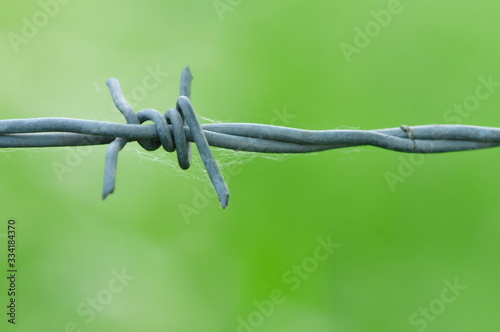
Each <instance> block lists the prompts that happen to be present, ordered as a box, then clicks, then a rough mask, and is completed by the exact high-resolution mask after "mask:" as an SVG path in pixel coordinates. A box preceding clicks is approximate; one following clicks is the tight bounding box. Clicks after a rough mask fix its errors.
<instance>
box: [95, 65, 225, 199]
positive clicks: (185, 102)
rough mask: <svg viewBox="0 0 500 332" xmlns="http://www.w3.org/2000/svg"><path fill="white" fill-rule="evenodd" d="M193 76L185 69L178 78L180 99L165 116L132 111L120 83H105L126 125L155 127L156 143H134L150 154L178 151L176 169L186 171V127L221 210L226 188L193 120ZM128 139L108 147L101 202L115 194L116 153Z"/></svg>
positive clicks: (150, 111) (188, 151) (188, 156)
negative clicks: (148, 124)
mask: <svg viewBox="0 0 500 332" xmlns="http://www.w3.org/2000/svg"><path fill="white" fill-rule="evenodd" d="M192 79H193V76H192V75H191V72H190V70H189V67H186V68H185V69H184V71H183V72H182V76H181V89H180V97H179V98H178V99H177V103H176V107H175V108H171V109H169V110H168V111H167V112H166V113H165V114H164V115H163V114H161V113H160V112H159V111H157V110H154V109H144V110H142V111H140V112H137V113H136V112H135V111H134V109H133V108H132V106H131V105H130V103H129V102H128V101H127V100H126V99H125V96H124V95H123V92H122V89H121V87H120V83H119V82H118V80H117V79H114V78H111V79H109V80H108V82H107V84H108V87H109V89H110V91H111V96H112V98H113V102H114V103H115V105H116V107H117V108H118V110H119V111H120V112H121V113H122V114H123V116H124V117H125V120H126V121H127V123H128V124H134V125H137V124H142V123H144V122H146V121H152V122H153V123H154V125H155V128H156V131H157V134H158V140H155V139H141V140H138V141H137V142H138V143H139V144H140V145H141V147H143V148H144V149H145V150H147V151H153V150H156V149H158V148H159V147H160V146H161V147H163V148H164V149H165V150H166V151H168V152H174V151H177V161H178V163H179V166H180V167H181V168H182V169H184V170H186V169H188V168H189V166H190V165H191V146H190V142H189V141H188V140H187V138H186V132H185V128H184V126H185V125H186V124H187V127H188V129H189V132H190V134H191V136H192V138H193V140H194V142H195V143H196V146H197V147H198V151H199V153H200V155H201V158H202V160H203V163H204V164H205V167H206V168H207V172H208V175H209V176H210V179H211V180H212V183H213V185H214V188H215V191H216V192H217V195H218V197H219V201H220V203H221V205H222V207H223V208H226V207H227V205H228V203H229V189H228V187H227V185H226V182H225V181H224V178H223V176H222V174H221V172H220V170H219V167H218V165H217V162H216V161H215V159H214V157H213V155H212V152H211V151H210V147H209V145H208V142H207V139H206V137H205V134H204V132H203V130H202V129H201V125H200V123H199V121H198V118H197V117H196V113H195V111H194V108H193V105H192V104H191V100H190V94H191V80H192ZM127 142H128V139H126V138H123V137H117V138H116V139H115V140H114V141H113V142H112V143H111V144H110V145H109V148H108V151H107V154H106V166H105V175H104V187H103V199H104V198H106V197H107V196H108V195H109V194H111V193H112V192H113V191H114V188H115V178H116V165H117V160H118V152H119V151H120V150H121V149H123V147H124V146H125V144H126V143H127Z"/></svg>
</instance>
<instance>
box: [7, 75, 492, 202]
mask: <svg viewBox="0 0 500 332" xmlns="http://www.w3.org/2000/svg"><path fill="white" fill-rule="evenodd" d="M192 78H193V77H192V75H191V72H190V70H189V67H186V68H185V69H184V71H183V72H182V76H181V89H180V97H179V98H178V99H177V103H176V107H175V108H170V109H169V110H168V111H167V112H166V113H165V114H161V113H160V112H159V111H157V110H154V109H145V110H142V111H139V112H137V113H136V112H135V111H134V109H133V108H132V106H131V105H130V103H128V102H127V100H126V99H125V97H124V95H123V92H122V90H121V87H120V84H119V82H118V80H116V79H113V78H111V79H109V80H108V82H107V85H108V87H109V89H110V92H111V96H112V98H113V101H114V103H115V106H116V107H117V108H118V110H119V111H120V112H121V113H122V115H123V116H124V118H125V120H126V122H127V123H126V124H121V123H112V122H104V121H93V120H83V119H71V118H33V119H12V120H0V147H4V148H28V147H60V146H85V145H100V144H109V146H108V150H107V152H106V162H105V175H104V186H103V199H104V198H106V197H107V196H108V195H109V194H111V193H112V192H113V191H114V188H115V179H116V167H117V161H118V153H119V151H121V150H122V149H123V147H124V146H125V145H126V144H127V143H128V142H130V141H137V142H138V143H139V144H140V145H141V147H143V148H144V149H145V150H148V151H152V150H156V149H158V148H159V147H163V149H165V150H166V151H168V152H174V151H175V152H176V153H177V160H178V164H179V166H180V167H181V168H182V169H188V168H189V166H190V162H191V148H190V142H194V143H195V144H196V146H197V148H198V152H199V153H200V156H201V158H202V161H203V163H204V165H205V167H206V169H207V173H208V175H209V177H210V179H211V181H212V183H213V185H214V188H215V191H216V192H217V195H218V198H219V201H220V203H221V205H222V207H223V208H225V207H227V205H228V203H229V189H228V187H227V185H226V182H225V181H224V178H223V176H222V174H221V172H220V170H219V167H218V165H217V162H216V161H215V159H214V157H213V155H212V152H211V151H210V146H214V147H218V148H225V149H232V150H236V151H251V152H265V153H307V152H316V151H323V150H331V149H339V148H346V147H353V146H362V145H371V146H375V147H379V148H383V149H387V150H393V151H399V152H407V153H442V152H455V151H467V150H477V149H485V148H490V147H496V146H499V145H500V128H491V127H479V126H467V125H424V126H412V127H409V126H403V125H402V126H400V127H396V128H388V129H377V130H343V129H341V130H338V129H337V130H302V129H296V128H288V127H280V126H273V125H264V124H253V123H218V124H201V125H200V123H199V121H198V119H197V117H196V113H195V110H194V108H193V105H192V104H191V100H190V97H191V81H192ZM146 121H151V122H153V125H150V124H143V123H144V122H146Z"/></svg>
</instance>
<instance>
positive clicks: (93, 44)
mask: <svg viewBox="0 0 500 332" xmlns="http://www.w3.org/2000/svg"><path fill="white" fill-rule="evenodd" d="M499 10H500V3H499V2H498V1H493V0H478V1H449V0H447V1H440V2H438V3H436V2H431V1H410V0H401V2H398V1H393V0H392V1H366V2H361V1H347V0H340V1H334V2H332V1H323V2H315V3H307V2H304V1H280V2H272V3H270V2H267V1H236V0H232V1H229V0H222V1H215V2H213V1H189V0H188V1H175V2H174V1H164V2H159V1H148V0H146V1H142V2H123V1H116V0H114V1H105V2H103V1H95V0H90V1H68V2H67V3H63V1H62V0H60V2H56V0H53V1H50V0H41V2H38V1H22V2H15V1H11V0H8V1H3V2H2V4H1V6H0V35H1V37H2V38H1V39H0V60H1V61H0V72H1V79H0V110H1V113H0V115H1V119H11V118H30V117H49V116H60V117H73V118H85V119H95V120H104V121H113V122H124V120H123V118H122V117H121V115H120V114H119V112H118V111H117V110H116V109H114V107H113V105H112V103H111V99H110V96H109V93H108V91H107V89H106V85H105V82H106V80H107V78H109V77H116V78H118V79H120V81H121V83H122V86H123V89H124V91H125V94H126V95H128V96H130V99H131V102H132V104H133V105H134V106H135V107H136V109H137V110H140V109H143V108H156V109H158V110H161V111H165V110H166V109H167V108H169V107H172V106H173V105H174V104H175V100H176V98H177V96H178V89H179V86H178V85H179V83H178V82H179V77H180V73H181V71H182V69H183V67H184V66H185V65H190V67H191V70H192V72H193V75H194V77H195V79H194V81H193V95H192V97H193V104H194V106H195V108H196V110H197V112H198V114H199V115H200V117H201V116H202V117H206V118H207V119H205V120H202V122H205V123H206V122H207V121H209V120H208V119H211V120H216V121H225V122H226V121H233V122H257V123H267V124H271V123H272V124H277V125H286V126H290V127H297V128H307V129H333V128H353V127H354V128H360V129H376V128H386V127H397V126H399V125H401V124H406V125H420V124H441V123H465V124H471V125H483V126H493V127H497V126H500V115H499V113H498V110H499V109H500V91H496V89H497V88H498V83H496V84H497V85H496V86H495V85H494V84H493V87H490V90H488V88H487V87H485V86H484V84H483V85H481V84H482V83H481V77H482V78H484V79H486V80H488V78H489V79H490V80H492V81H493V82H500V70H499V69H498V68H499V67H498V59H499V53H500V46H499V43H498V42H497V38H496V33H497V32H498V31H499V28H500V20H498V12H499ZM49 14H50V15H49ZM30 24H33V26H32V27H31V30H30ZM35 24H37V25H38V26H36V25H35ZM359 31H363V32H359ZM23 33H24V35H23ZM26 37H29V38H26ZM21 38H25V39H21ZM347 44H349V45H350V46H346V45H347ZM346 47H347V48H346ZM354 47H355V48H356V49H354ZM346 49H349V50H350V51H349V52H347V53H346V51H345V50H346ZM343 50H344V51H343ZM151 71H157V72H159V74H158V73H157V75H156V81H152V80H151V77H152V76H148V75H151V74H150V72H151ZM167 74H168V75H167ZM148 77H149V78H148ZM145 80H146V81H147V83H149V84H146V85H145V84H144V82H145ZM154 82H156V83H155V84H153V83H154ZM153 85H154V87H153ZM481 86H482V87H481ZM477 89H480V91H482V92H483V95H482V96H483V97H484V93H486V92H488V96H487V97H485V98H482V99H481V100H479V99H477V98H476V97H475V96H476V90H477ZM481 89H482V90H481ZM499 90H500V89H499ZM478 101H479V102H478ZM464 103H465V106H463V107H466V108H465V111H462V113H459V112H457V111H455V110H453V106H454V104H458V105H464ZM214 150H216V149H214ZM105 151H106V147H105V146H97V147H92V148H90V149H75V148H71V149H70V148H68V149H66V148H60V149H25V150H23V149H3V150H2V153H1V154H0V172H1V176H0V222H1V223H0V241H1V242H0V246H1V248H0V253H2V254H1V255H0V262H1V263H0V266H1V268H2V273H1V275H2V276H3V275H4V273H5V275H6V274H7V273H6V272H5V270H6V253H7V251H6V237H5V235H6V228H7V220H8V219H9V218H15V219H16V220H17V226H18V267H19V273H18V285H17V287H18V297H17V302H18V307H17V324H16V326H11V324H8V323H7V322H6V320H7V316H6V315H5V313H6V309H5V306H6V305H7V301H8V299H7V295H6V293H7V280H6V278H5V277H2V278H1V282H0V300H1V302H2V303H1V306H0V307H1V308H4V309H2V313H1V316H0V317H2V321H0V327H1V328H0V329H1V330H2V331H7V330H11V329H12V330H16V329H17V330H18V331H123V332H127V331H243V332H251V331H384V332H387V331H398V332H401V331H407V332H410V331H499V330H500V318H499V316H498V309H499V307H500V306H499V301H500V300H499V298H500V287H499V286H498V280H499V277H500V260H499V259H498V257H499V255H500V241H498V238H499V237H500V207H499V206H500V204H499V202H500V190H499V189H498V188H499V187H500V175H499V173H498V167H497V164H498V163H499V162H500V157H498V150H496V149H490V150H483V151H473V152H462V153H455V154H441V155H428V156H425V158H419V157H418V156H411V157H410V155H408V154H402V153H396V152H392V151H385V150H381V149H376V148H372V147H360V148H350V149H345V150H337V151H328V152H322V153H317V154H312V155H304V156H292V157H288V156H279V157H278V158H267V157H266V156H264V157H261V156H255V155H253V154H241V153H233V152H231V151H215V154H216V157H217V158H218V160H220V161H221V164H222V166H223V168H224V169H223V172H224V174H225V175H226V178H227V180H228V183H229V187H230V190H231V202H230V205H229V208H228V209H227V210H222V209H221V208H220V206H219V204H218V201H217V199H216V198H214V196H213V193H212V191H211V190H212V189H210V187H209V186H208V185H207V184H206V182H205V181H206V180H207V176H206V174H205V173H204V172H203V169H202V167H201V162H200V160H199V158H195V163H194V165H193V168H192V169H190V170H188V171H187V172H184V171H180V170H178V167H177V166H175V159H176V157H175V155H174V154H167V153H165V152H164V151H163V152H161V151H157V152H153V153H149V152H141V150H140V148H139V147H138V145H137V144H136V143H130V144H128V145H127V146H126V148H125V149H124V150H123V151H122V152H121V154H120V160H119V164H118V174H117V188H116V192H115V193H114V194H113V195H111V196H110V197H109V198H108V199H106V201H102V200H101V198H100V194H101V186H102V175H103V165H104V155H105ZM194 153H195V154H196V153H197V152H196V150H195V151H194ZM61 165H63V166H66V167H67V168H64V169H65V170H66V171H67V172H65V173H63V174H62V173H61V172H57V171H56V168H57V167H60V166H61ZM185 175H187V176H185ZM388 176H389V177H390V178H392V179H394V178H396V179H398V182H390V181H388V180H387V177H388ZM391 183H392V184H391ZM204 192H206V193H204ZM318 239H320V240H318ZM318 241H319V242H318ZM321 241H332V242H335V243H336V244H337V245H336V248H335V249H334V250H333V252H327V251H326V250H325V249H322V247H318V246H319V245H320V243H321ZM319 253H321V255H322V256H318V254H319ZM326 253H328V255H326V256H325V254H326ZM320 257H321V259H319V258H320ZM304 271H305V272H304ZM120 274H121V275H122V277H120V278H121V279H120V278H118V277H117V275H120ZM123 274H125V276H126V277H125V279H123ZM292 277H293V278H292ZM127 278H128V279H127ZM291 280H293V282H291ZM454 283H455V284H458V285H459V286H458V288H457V286H453V287H451V286H450V285H453V284H454ZM450 287H451V288H450ZM277 294H278V295H279V296H278V295H277ZM273 301H274V302H273ZM92 303H93V304H92Z"/></svg>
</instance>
